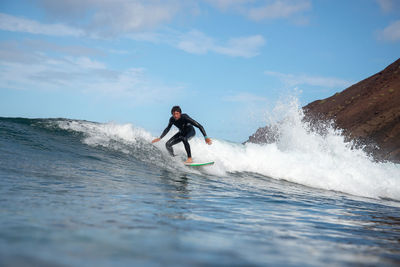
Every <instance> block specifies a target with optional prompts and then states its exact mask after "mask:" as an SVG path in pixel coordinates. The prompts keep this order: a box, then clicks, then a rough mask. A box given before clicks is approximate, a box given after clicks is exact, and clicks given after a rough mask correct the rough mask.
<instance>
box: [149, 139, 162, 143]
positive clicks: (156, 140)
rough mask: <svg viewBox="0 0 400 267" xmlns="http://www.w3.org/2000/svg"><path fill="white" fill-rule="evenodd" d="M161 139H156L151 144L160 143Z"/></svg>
mask: <svg viewBox="0 0 400 267" xmlns="http://www.w3.org/2000/svg"><path fill="white" fill-rule="evenodd" d="M160 140H161V139H160V138H156V139H154V140H153V141H151V143H152V144H153V143H156V142H158V141H160Z"/></svg>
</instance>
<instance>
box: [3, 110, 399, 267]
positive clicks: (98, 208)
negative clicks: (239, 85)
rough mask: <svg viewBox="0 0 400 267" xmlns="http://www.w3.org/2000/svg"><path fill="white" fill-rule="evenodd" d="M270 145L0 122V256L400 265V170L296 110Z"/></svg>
mask: <svg viewBox="0 0 400 267" xmlns="http://www.w3.org/2000/svg"><path fill="white" fill-rule="evenodd" d="M288 115H289V116H288V117H287V118H286V119H285V120H283V122H282V121H281V122H280V123H279V135H280V139H279V141H277V142H276V143H273V144H268V145H256V144H246V145H242V144H237V143H232V142H227V141H223V140H218V139H214V140H213V141H214V143H213V145H212V146H207V145H205V144H204V140H202V139H201V138H194V139H192V140H191V146H192V151H193V156H194V159H195V160H214V161H215V164H214V165H213V166H208V167H202V168H190V167H186V166H184V165H183V164H182V160H183V159H184V149H183V145H181V144H179V145H177V146H175V147H176V151H177V153H178V155H180V156H178V157H176V158H171V157H169V156H168V155H167V152H166V150H165V148H164V144H165V141H166V140H167V138H168V136H167V137H166V138H164V139H163V140H162V141H161V142H159V143H157V144H155V145H152V144H151V143H150V141H151V140H152V138H153V136H152V135H151V134H150V133H149V132H147V131H146V130H144V129H140V128H138V127H135V126H134V125H131V124H115V123H107V124H101V123H94V122H88V121H79V120H70V119H23V118H0V266H165V265H168V266H171V265H172V266H203V265H211V266H266V265H267V266H354V265H357V266H399V265H400V166H399V165H398V164H393V163H388V162H386V163H382V162H381V163H379V162H375V161H373V160H372V159H371V158H370V157H369V156H368V155H367V154H366V153H364V152H363V151H362V150H361V149H351V147H352V144H350V143H346V142H345V141H344V138H343V137H342V136H341V134H340V132H338V131H335V130H334V129H333V128H331V127H329V126H327V128H326V131H325V133H324V134H318V133H315V132H313V131H311V130H310V128H309V127H308V126H307V125H306V124H305V123H303V122H302V120H301V119H302V114H301V111H300V110H299V109H292V111H291V113H290V112H289V113H288Z"/></svg>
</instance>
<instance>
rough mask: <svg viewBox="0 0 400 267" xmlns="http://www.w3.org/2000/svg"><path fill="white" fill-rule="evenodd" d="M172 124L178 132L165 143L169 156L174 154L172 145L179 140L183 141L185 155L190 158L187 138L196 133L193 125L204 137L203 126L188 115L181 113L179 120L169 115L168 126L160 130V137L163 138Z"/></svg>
mask: <svg viewBox="0 0 400 267" xmlns="http://www.w3.org/2000/svg"><path fill="white" fill-rule="evenodd" d="M172 125H175V126H176V127H177V128H178V129H179V132H178V133H176V134H175V135H174V136H172V137H171V138H170V139H169V140H168V141H167V143H166V144H165V146H166V147H167V150H168V152H169V153H170V154H171V156H174V150H173V149H172V146H173V145H176V144H177V143H179V142H183V144H184V145H185V150H186V153H187V156H188V158H191V157H192V154H191V151H190V145H189V139H190V138H192V137H193V136H194V135H195V134H196V132H195V130H194V128H193V126H196V127H197V128H199V130H200V131H201V133H202V134H203V135H204V137H206V136H207V134H206V131H205V130H204V128H203V126H201V124H200V123H198V122H197V121H195V120H194V119H192V118H190V117H189V115H187V114H184V113H183V114H181V118H180V119H179V120H175V119H174V117H171V118H170V119H169V123H168V126H167V128H165V130H164V131H163V132H162V134H161V136H160V139H161V138H163V137H164V136H165V135H166V134H167V133H168V132H169V130H170V129H171V127H172Z"/></svg>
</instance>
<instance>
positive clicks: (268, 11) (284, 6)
mask: <svg viewBox="0 0 400 267" xmlns="http://www.w3.org/2000/svg"><path fill="white" fill-rule="evenodd" d="M310 8H311V2H310V1H309V0H298V1H286V0H278V1H275V2H273V3H271V4H267V5H265V6H263V7H257V8H250V9H249V10H248V12H247V16H248V17H249V18H250V19H253V20H257V21H259V20H264V19H279V18H288V17H290V16H293V15H294V14H297V13H300V12H302V11H306V10H309V9H310Z"/></svg>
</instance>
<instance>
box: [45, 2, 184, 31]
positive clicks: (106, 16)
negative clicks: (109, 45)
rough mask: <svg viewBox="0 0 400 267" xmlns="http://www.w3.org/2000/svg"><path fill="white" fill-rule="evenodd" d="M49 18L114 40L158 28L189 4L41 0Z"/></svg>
mask: <svg viewBox="0 0 400 267" xmlns="http://www.w3.org/2000/svg"><path fill="white" fill-rule="evenodd" d="M39 3H40V5H41V6H42V7H43V8H44V10H45V11H46V12H47V13H48V14H49V16H50V17H52V18H54V19H57V20H61V21H65V22H67V23H75V21H77V20H79V21H86V23H85V24H81V27H82V28H83V29H85V31H86V32H87V33H88V34H89V35H92V36H100V37H114V36H120V35H123V34H126V33H132V32H140V31H144V30H149V29H153V28H156V27H157V26H159V25H162V24H163V23H167V22H169V21H171V20H172V19H173V18H174V16H175V15H176V14H177V13H178V12H179V11H180V10H182V9H183V7H185V6H189V4H187V3H185V2H183V1H178V0H164V1H157V0H114V1H110V0H71V1H53V0H41V1H39Z"/></svg>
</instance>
